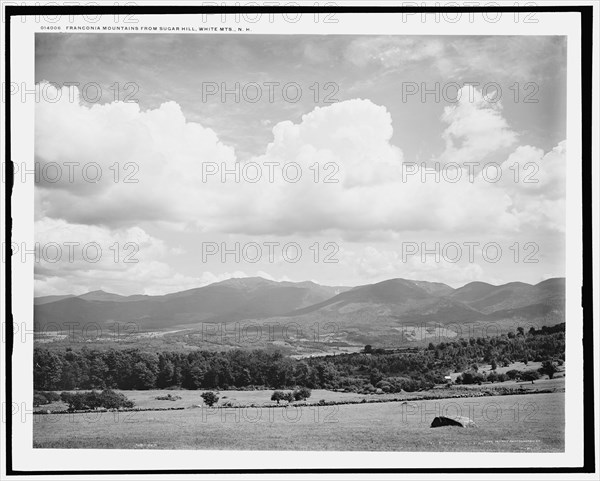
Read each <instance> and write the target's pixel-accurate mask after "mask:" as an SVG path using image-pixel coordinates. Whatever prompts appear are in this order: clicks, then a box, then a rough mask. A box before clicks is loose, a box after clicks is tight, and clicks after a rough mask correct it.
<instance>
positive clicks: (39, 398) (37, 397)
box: [33, 392, 50, 407]
mask: <svg viewBox="0 0 600 481" xmlns="http://www.w3.org/2000/svg"><path fill="white" fill-rule="evenodd" d="M49 402H50V401H48V399H47V398H46V396H44V394H43V393H41V392H34V393H33V407H38V406H43V405H44V404H48V403H49Z"/></svg>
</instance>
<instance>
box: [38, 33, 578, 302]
mask: <svg viewBox="0 0 600 481" xmlns="http://www.w3.org/2000/svg"><path fill="white" fill-rule="evenodd" d="M35 62H36V63H35V77H36V79H35V80H36V83H37V84H38V86H39V87H40V88H41V89H42V92H43V93H44V95H42V99H41V101H40V102H39V103H37V104H36V118H35V126H36V127H35V128H36V131H35V156H36V162H38V163H39V165H40V166H41V168H42V169H44V168H45V169H46V170H42V172H46V174H47V175H42V176H41V179H40V182H39V183H38V184H37V185H36V193H35V195H36V212H35V215H36V218H35V236H36V241H37V242H39V243H40V245H41V246H42V248H41V249H40V253H41V255H40V258H39V262H37V263H36V267H35V293H36V295H38V296H39V295H53V294H81V293H84V292H87V291H91V290H96V289H103V290H105V291H109V292H115V293H118V294H123V295H129V294H137V293H141V294H152V295H156V294H164V293H168V292H175V291H179V290H184V289H190V288H194V287H200V286H202V285H207V284H209V283H212V282H217V281H221V280H224V279H227V278H230V277H245V276H262V277H265V278H268V279H273V280H277V281H280V280H291V281H305V280H312V281H314V282H317V283H320V284H327V285H362V284H369V283H373V282H378V281H382V280H385V279H389V278H394V277H402V278H407V279H416V280H427V281H433V282H444V283H447V284H448V285H450V286H453V287H460V286H462V285H464V284H466V283H468V282H472V281H484V282H490V283H492V284H502V283H507V282H512V281H523V282H529V283H537V282H540V281H542V280H544V279H547V278H550V277H559V276H564V269H565V261H564V257H565V248H564V235H565V232H564V231H565V227H564V226H565V185H564V179H565V175H566V167H567V166H566V88H567V86H566V65H567V63H566V40H565V39H564V38H563V37H534V36H527V37H525V36H522V37H510V36H508V37H506V36H503V37H473V36H446V37H444V36H439V37H436V36H365V35H361V36H347V35H343V36H339V35H327V36H316V35H302V36H300V35H294V36H292V35H289V36H285V35H230V36H226V35H211V34H202V35H181V34H136V33H111V34H106V33H104V34H95V33H75V34H51V33H42V34H37V35H36V60H35ZM75 83H78V87H68V86H66V84H67V85H68V84H75ZM98 87H99V88H98ZM224 92H225V94H224ZM226 92H229V93H226ZM236 93H237V96H236ZM132 100H135V102H133V101H132ZM57 164H58V165H59V166H60V167H61V169H62V170H61V174H60V175H58V174H56V175H55V173H57V172H58V171H57V170H52V169H53V168H54V167H52V166H56V165H57ZM69 165H70V166H72V167H71V168H72V169H73V171H72V172H73V176H72V178H69V176H68V174H67V172H68V169H69ZM90 166H91V167H90ZM84 167H85V169H87V170H85V173H86V176H84ZM88 167H89V168H88ZM436 168H437V169H438V172H439V178H436V176H435V173H434V171H433V170H431V169H436ZM236 169H238V172H239V178H237V179H236V178H235V174H234V172H235V170H236ZM227 171H229V172H230V174H227V175H225V176H223V175H222V174H223V172H227ZM97 172H101V174H102V176H101V177H100V178H96V177H97V176H96V175H95V174H96V173H97ZM258 173H260V174H261V177H260V179H258V180H257V175H258ZM499 174H501V176H499ZM457 176H459V177H457ZM57 179H58V180H57ZM53 243H56V244H58V245H59V246H61V247H62V252H61V254H60V255H58V254H57V252H58V251H55V250H52V249H51V248H48V249H46V250H44V248H43V247H44V246H51V245H54V244H53ZM70 243H77V244H70ZM90 243H93V249H92V250H91V251H88V250H84V249H83V246H86V245H88V244H90ZM69 245H73V246H74V247H73V248H72V251H69V248H68V246H69ZM97 246H100V248H101V250H102V252H101V254H100V253H99V251H98V250H97ZM86 249H87V248H86ZM69 254H72V255H69Z"/></svg>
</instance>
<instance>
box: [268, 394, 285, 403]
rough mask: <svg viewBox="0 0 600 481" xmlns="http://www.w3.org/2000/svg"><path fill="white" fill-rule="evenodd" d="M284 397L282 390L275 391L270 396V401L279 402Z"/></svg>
mask: <svg viewBox="0 0 600 481" xmlns="http://www.w3.org/2000/svg"><path fill="white" fill-rule="evenodd" d="M284 399H285V393H284V392H283V391H275V392H274V393H273V394H272V396H271V401H277V404H279V403H280V401H283V400H284Z"/></svg>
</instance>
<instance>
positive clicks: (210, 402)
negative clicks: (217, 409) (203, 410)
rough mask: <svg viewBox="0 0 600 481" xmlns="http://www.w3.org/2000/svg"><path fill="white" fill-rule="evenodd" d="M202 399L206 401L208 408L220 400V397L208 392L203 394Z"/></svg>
mask: <svg viewBox="0 0 600 481" xmlns="http://www.w3.org/2000/svg"><path fill="white" fill-rule="evenodd" d="M200 397H201V398H202V399H203V400H204V403H205V404H206V405H207V406H212V405H213V404H215V403H216V402H217V401H218V400H219V396H217V395H216V394H215V393H214V392H212V391H206V392H204V393H202V394H201V396H200Z"/></svg>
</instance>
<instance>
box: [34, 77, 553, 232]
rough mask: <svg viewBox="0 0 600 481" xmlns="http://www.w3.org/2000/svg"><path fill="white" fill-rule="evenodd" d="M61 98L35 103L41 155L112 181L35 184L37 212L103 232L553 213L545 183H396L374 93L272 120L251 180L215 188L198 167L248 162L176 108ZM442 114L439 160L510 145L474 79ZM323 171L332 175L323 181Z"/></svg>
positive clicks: (495, 226)
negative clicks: (129, 176) (258, 174)
mask: <svg viewBox="0 0 600 481" xmlns="http://www.w3.org/2000/svg"><path fill="white" fill-rule="evenodd" d="M64 99H67V96H66V95H63V99H62V100H61V101H60V102H57V103H48V102H42V103H41V104H39V105H38V107H37V109H38V110H37V111H36V156H37V158H38V159H39V160H40V161H44V162H50V161H56V162H58V161H60V162H65V161H78V162H92V161H93V162H97V163H98V164H100V165H101V166H102V168H103V171H104V172H105V173H106V175H107V177H108V178H107V179H106V182H103V183H99V184H86V183H85V182H81V181H79V182H77V183H74V184H71V183H69V182H66V181H63V182H61V183H57V184H52V185H48V184H43V185H42V186H40V188H38V189H37V194H38V204H37V205H38V219H42V218H44V217H50V218H60V219H64V220H66V221H68V222H70V223H76V224H90V225H105V226H108V227H110V228H126V227H127V226H128V225H138V224H139V223H140V222H144V221H148V222H155V223H159V222H160V223H162V225H163V226H164V225H168V224H169V223H171V225H173V226H177V228H178V229H186V228H187V229H189V228H190V226H195V227H196V228H198V229H200V230H202V231H203V232H225V233H233V234H249V235H294V234H301V235H315V234H318V233H321V234H322V233H337V234H338V235H339V236H342V237H346V238H355V239H358V238H361V237H362V238H365V237H369V236H371V237H373V236H375V237H378V236H379V237H386V236H389V235H392V234H394V233H403V232H406V231H412V232H440V233H445V232H453V231H458V232H461V233H462V234H463V235H468V234H469V233H472V234H473V235H478V236H481V235H484V234H485V233H486V232H489V231H491V232H493V231H502V232H517V231H519V229H520V228H521V227H522V226H523V225H529V224H531V223H532V218H533V217H535V216H537V215H541V216H542V217H541V219H545V218H546V217H544V216H547V215H549V214H551V211H552V209H553V204H552V203H548V201H549V200H552V195H553V194H551V193H549V192H548V189H549V186H552V185H554V184H552V183H550V184H548V183H544V184H543V185H541V186H540V187H539V188H538V193H537V194H536V196H530V197H532V199H526V197H527V196H525V195H523V194H521V193H520V192H519V191H517V190H515V188H514V187H513V186H507V185H506V184H503V183H498V184H493V185H491V184H489V183H488V182H485V181H481V179H479V180H480V181H476V182H469V180H468V176H466V175H463V177H462V179H461V180H460V181H459V182H457V183H450V182H444V181H443V180H442V181H441V182H439V183H436V182H435V181H432V179H428V180H427V181H426V182H422V181H421V176H420V175H418V174H419V172H417V175H414V176H409V177H407V178H403V175H402V166H403V161H404V160H403V154H402V152H401V150H400V149H399V148H398V147H396V146H394V145H392V144H391V142H390V139H391V138H392V134H393V129H392V119H391V116H390V114H389V112H388V111H387V110H386V109H385V107H383V106H379V105H375V104H374V103H372V102H371V101H369V100H362V99H353V100H348V101H344V102H339V103H337V104H333V105H331V106H328V107H322V108H321V107H317V108H315V109H314V110H313V111H312V112H310V113H308V114H306V115H304V116H303V117H302V119H301V121H300V122H298V123H292V122H290V121H284V122H279V123H278V124H276V125H275V126H274V127H273V142H271V143H270V144H269V145H268V146H267V148H266V151H265V153H264V154H263V155H261V156H258V157H255V158H252V159H250V162H256V163H258V164H259V165H260V166H261V170H262V174H263V175H262V178H261V179H260V180H259V181H258V182H256V183H251V182H247V181H244V179H243V178H242V179H241V181H240V182H235V181H234V176H233V175H229V176H228V177H227V178H226V182H222V181H221V176H220V175H218V174H217V175H213V176H209V177H208V178H207V179H206V182H204V181H203V176H202V165H203V163H205V165H207V164H206V163H209V162H214V163H215V165H217V167H218V168H222V167H223V166H225V167H226V168H227V169H233V168H234V167H235V166H236V165H237V166H238V168H240V169H243V167H244V166H248V165H250V164H244V163H241V164H236V158H235V154H234V152H233V150H232V149H231V148H229V147H226V146H224V145H223V144H221V143H220V142H219V139H218V138H217V136H216V134H215V133H214V132H213V131H212V130H210V129H205V128H203V127H202V126H201V125H199V124H197V123H192V122H186V120H185V117H184V116H183V114H182V112H181V109H180V108H179V107H178V105H177V104H175V103H173V102H170V103H166V104H163V105H162V106H161V107H160V108H159V109H156V110H150V111H147V112H141V111H140V110H139V108H138V107H137V105H135V104H123V103H112V104H106V105H103V106H100V105H95V106H92V107H87V106H82V105H79V104H77V103H69V102H68V101H67V100H64ZM444 120H445V121H446V122H447V123H448V124H449V125H448V128H447V129H446V131H445V132H444V138H445V140H446V143H447V145H446V150H445V151H444V152H443V153H442V155H441V156H440V159H442V160H444V161H450V160H451V161H454V162H457V163H464V162H467V161H482V160H483V159H484V158H485V157H486V156H487V155H488V154H491V153H493V152H497V151H498V150H499V149H502V148H506V147H507V146H510V145H512V144H513V143H514V142H515V140H516V134H515V133H514V132H513V131H512V130H511V129H510V127H509V126H508V124H507V122H506V120H505V119H504V118H503V116H502V113H501V106H500V105H499V104H493V103H489V102H486V100H485V99H484V98H483V96H482V94H481V92H480V91H478V90H477V89H474V88H473V87H465V88H464V89H463V91H462V97H461V100H460V102H459V103H458V104H457V105H454V106H450V107H447V108H446V109H445V113H444ZM561 148H562V147H561ZM559 150H560V149H559ZM540 152H541V151H539V149H538V150H536V149H534V148H531V147H523V148H521V149H520V150H517V151H516V152H515V154H514V155H515V156H517V157H519V156H523V158H525V157H528V156H529V157H531V156H533V157H536V156H539V155H540ZM561 155H562V154H560V153H559V152H557V153H553V154H552V155H551V156H550V157H548V156H546V157H544V159H545V160H544V162H545V163H544V165H541V166H540V169H544V170H548V172H545V173H544V176H546V177H548V178H552V179H555V180H556V178H557V177H556V173H553V172H554V171H555V170H556V169H557V168H559V167H560V165H561V162H564V156H562V157H561ZM515 158H516V157H515ZM519 158H520V157H519ZM509 160H510V159H509ZM115 162H119V165H121V166H123V165H124V164H125V163H127V162H136V164H138V165H139V172H138V174H137V177H138V179H139V182H138V183H133V184H131V183H124V182H118V183H115V182H114V181H113V179H111V178H110V174H111V173H112V171H111V170H110V167H111V166H112V165H114V163H115ZM269 162H272V163H276V164H277V166H276V167H275V168H274V170H273V175H274V182H270V181H269V178H268V177H269V175H268V172H269V168H268V167H267V163H269ZM291 162H296V163H297V165H299V166H300V168H301V172H302V177H301V178H300V180H299V181H298V182H296V183H292V182H286V181H284V180H283V179H284V178H285V172H287V175H288V176H294V175H295V170H294V169H290V170H287V171H284V170H283V166H284V165H285V164H286V163H291ZM507 162H509V161H507ZM317 165H318V167H317ZM316 170H317V171H318V172H319V178H318V181H315V180H316V179H315V171H316ZM242 171H243V170H242ZM250 175H252V174H250ZM327 175H329V176H330V179H329V180H338V182H337V183H336V182H333V183H327V182H324V181H325V179H326V177H327ZM505 175H506V173H505ZM555 180H553V181H552V182H555ZM533 197H535V198H533ZM559 197H560V196H559ZM531 206H533V208H532V209H530V207H531Z"/></svg>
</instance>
